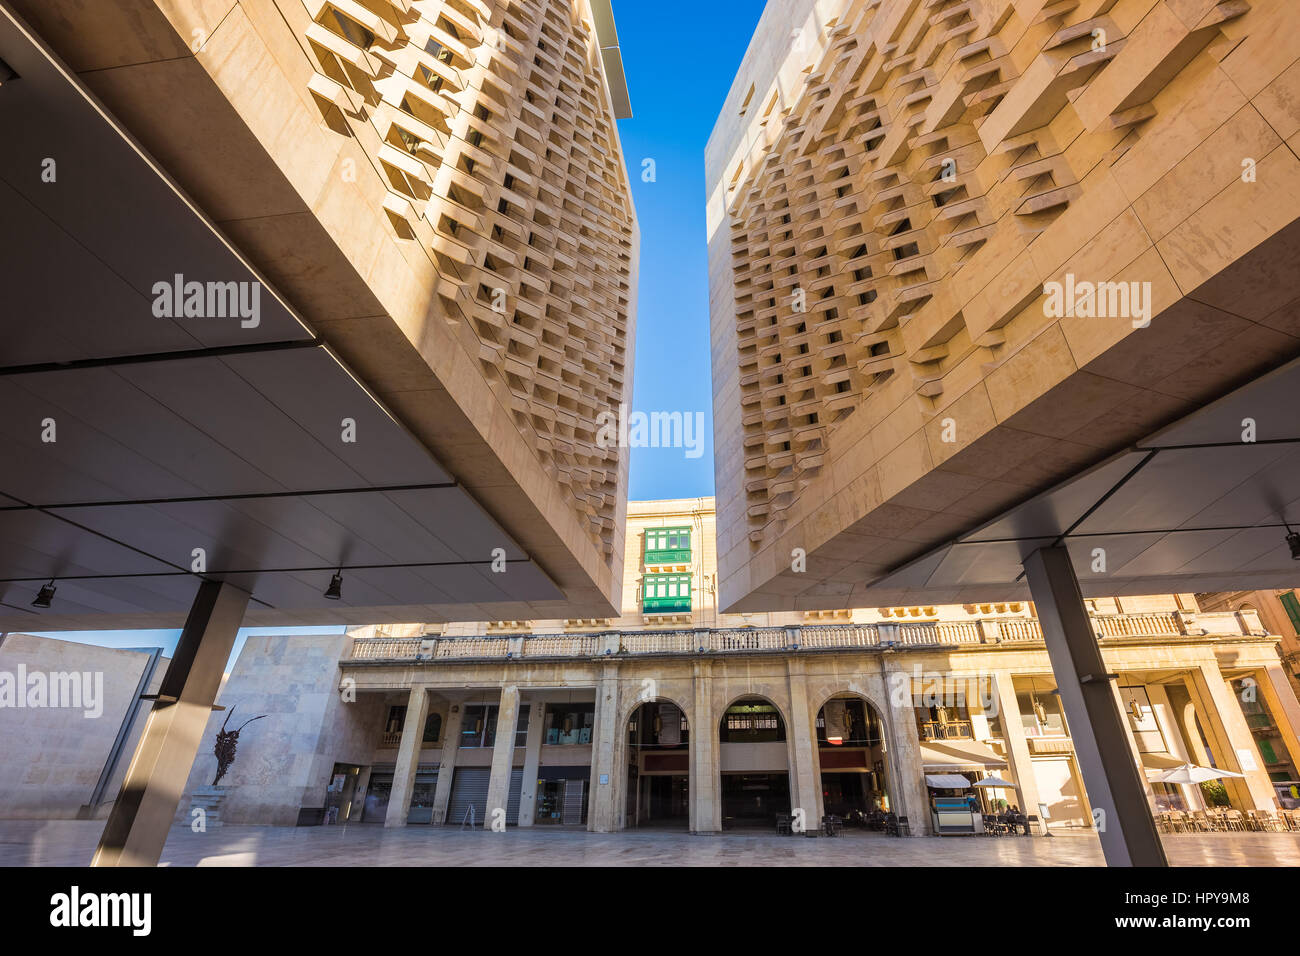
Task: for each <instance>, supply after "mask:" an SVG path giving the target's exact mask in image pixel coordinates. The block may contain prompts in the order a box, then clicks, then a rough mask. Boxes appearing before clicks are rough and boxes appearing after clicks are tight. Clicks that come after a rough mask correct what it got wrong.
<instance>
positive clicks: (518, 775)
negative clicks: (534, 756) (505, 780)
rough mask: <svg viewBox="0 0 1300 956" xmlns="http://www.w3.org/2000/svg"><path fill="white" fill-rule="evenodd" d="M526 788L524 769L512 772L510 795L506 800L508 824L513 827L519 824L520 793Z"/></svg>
mask: <svg viewBox="0 0 1300 956" xmlns="http://www.w3.org/2000/svg"><path fill="white" fill-rule="evenodd" d="M523 787H524V771H523V769H522V768H520V769H517V770H511V771H510V794H509V796H508V797H507V798H506V823H508V824H510V825H511V826H518V824H519V792H520V791H521V790H522V789H523Z"/></svg>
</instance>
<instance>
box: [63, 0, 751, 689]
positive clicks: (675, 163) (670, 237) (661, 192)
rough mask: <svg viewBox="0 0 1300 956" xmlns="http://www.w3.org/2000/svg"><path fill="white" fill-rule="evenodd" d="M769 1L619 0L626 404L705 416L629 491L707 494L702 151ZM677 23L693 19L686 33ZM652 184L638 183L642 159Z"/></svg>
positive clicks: (170, 645)
mask: <svg viewBox="0 0 1300 956" xmlns="http://www.w3.org/2000/svg"><path fill="white" fill-rule="evenodd" d="M763 6H764V0H714V2H708V3H685V2H682V0H666V2H660V3H649V2H646V0H615V2H614V20H615V23H616V24H617V26H618V38H619V44H620V46H621V48H622V52H623V68H624V71H625V72H626V73H627V81H628V91H629V93H630V95H631V97H632V113H633V117H632V119H628V120H621V121H620V122H619V137H620V138H621V139H622V141H623V151H624V154H625V157H626V160H627V168H628V173H629V175H630V176H631V179H632V193H633V198H634V200H635V201H636V211H637V218H638V220H639V221H640V225H641V277H640V284H639V304H638V309H637V337H636V368H635V372H634V383H633V391H634V394H633V400H632V410H633V411H642V412H646V413H649V412H655V411H660V412H675V411H676V412H682V413H684V414H691V415H694V414H695V413H696V412H699V413H702V414H703V416H704V424H705V431H704V435H703V454H702V455H701V456H700V457H698V458H687V457H686V455H685V449H682V448H635V449H633V450H632V464H631V490H630V494H629V497H631V498H633V499H636V500H645V499H649V498H692V497H696V496H701V495H711V494H713V426H712V423H713V391H712V387H711V383H710V375H709V289H708V276H709V269H708V248H707V245H706V237H705V233H704V200H705V187H704V146H705V144H706V143H707V142H708V139H709V133H711V132H712V131H713V123H714V120H716V119H717V117H718V112H719V110H721V108H722V101H723V100H724V99H725V98H726V96H727V91H728V90H729V89H730V88H731V80H732V78H733V77H734V76H735V74H736V68H737V67H738V66H739V65H740V60H741V58H742V57H743V56H744V54H745V48H746V47H747V46H748V45H749V38H750V37H751V36H752V35H753V33H754V27H755V26H756V25H757V24H758V18H759V16H760V15H761V14H762V12H763ZM682 24H689V29H683V28H682ZM646 159H653V160H654V162H655V181H654V182H644V181H642V170H643V165H642V164H643V161H644V160H646ZM338 631H342V628H333V627H311V628H244V629H242V630H241V631H240V632H239V638H238V640H237V641H236V642H235V648H234V653H233V654H232V655H231V658H230V659H231V662H232V663H233V662H234V660H235V658H237V657H238V656H239V651H240V649H241V648H242V647H243V646H244V639H245V637H247V636H248V635H249V634H256V633H275V634H294V633H308V634H320V633H328V632H338ZM48 636H49V637H55V638H58V639H59V640H64V641H78V642H81V643H87V644H98V645H101V646H104V647H162V648H163V649H164V650H165V652H166V653H168V654H170V653H171V652H172V651H173V650H174V648H175V647H176V641H177V639H178V638H179V637H180V631H179V630H175V631H77V632H59V633H53V632H51V633H50V634H49V635H48Z"/></svg>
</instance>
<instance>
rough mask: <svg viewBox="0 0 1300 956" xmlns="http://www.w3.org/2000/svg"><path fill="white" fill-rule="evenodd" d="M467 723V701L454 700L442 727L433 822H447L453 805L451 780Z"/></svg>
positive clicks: (454, 773)
mask: <svg viewBox="0 0 1300 956" xmlns="http://www.w3.org/2000/svg"><path fill="white" fill-rule="evenodd" d="M464 724H465V702H464V701H460V700H453V701H452V702H451V706H450V707H448V708H447V720H446V722H445V723H444V724H443V729H442V757H441V758H440V759H439V760H438V785H437V786H436V787H435V788H434V790H433V824H434V826H441V825H442V824H444V823H446V822H447V807H448V806H450V805H451V781H452V778H453V777H454V776H455V775H456V755H457V754H459V753H460V730H461V727H463V726H464Z"/></svg>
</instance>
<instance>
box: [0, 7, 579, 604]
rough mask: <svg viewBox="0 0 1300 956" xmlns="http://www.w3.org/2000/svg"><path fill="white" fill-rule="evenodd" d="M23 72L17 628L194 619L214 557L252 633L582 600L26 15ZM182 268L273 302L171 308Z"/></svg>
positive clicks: (1, 368) (16, 275)
mask: <svg viewBox="0 0 1300 956" xmlns="http://www.w3.org/2000/svg"><path fill="white" fill-rule="evenodd" d="M0 13H3V11H0ZM0 59H3V61H4V62H5V63H7V64H8V67H9V70H8V71H7V73H8V74H16V77H11V78H9V79H4V80H0V129H3V130H4V138H5V143H4V148H3V149H0V222H3V223H4V228H3V230H2V231H0V263H2V265H0V276H2V277H3V293H2V295H3V299H0V302H2V303H3V304H2V306H0V336H2V337H0V630H17V629H23V630H32V629H38V628H39V629H56V628H64V627H101V626H111V627H141V626H174V625H177V624H179V623H181V622H182V621H183V619H184V615H185V612H186V611H187V609H188V608H189V606H190V604H191V602H192V600H193V597H194V593H195V587H196V583H197V578H196V575H195V573H194V571H195V567H196V564H195V562H196V560H201V562H202V565H201V567H202V569H203V573H204V574H205V575H206V576H207V577H210V578H216V579H222V580H228V581H231V582H233V583H235V584H237V585H238V586H239V587H241V588H244V589H246V590H248V591H250V592H251V594H252V602H251V603H250V605H249V612H248V616H247V620H248V621H249V623H252V624H257V623H263V624H281V623H317V622H327V621H335V622H355V623H362V622H368V621H369V622H373V621H377V620H440V619H447V617H448V616H458V617H463V615H464V614H465V612H466V610H467V609H468V608H469V607H470V606H475V605H477V606H478V607H479V608H480V609H482V608H490V607H492V606H497V607H516V608H519V609H521V610H522V609H526V607H527V603H528V602H533V601H546V600H557V599H561V598H563V596H564V595H563V594H562V592H561V591H560V589H559V588H558V587H557V586H556V585H555V583H554V582H553V581H552V580H551V579H550V578H549V577H548V575H547V574H546V572H544V571H543V570H542V569H541V568H540V567H539V566H538V565H537V564H536V563H535V562H534V561H533V560H532V558H531V557H530V555H529V554H528V553H526V552H525V550H524V549H523V548H522V547H520V545H519V544H518V543H517V542H516V541H515V540H514V539H513V538H512V537H511V535H510V534H508V533H507V532H506V531H505V530H504V529H503V528H502V527H501V526H500V525H499V524H498V523H497V522H496V521H495V520H494V519H493V518H492V517H491V516H490V515H489V514H488V513H487V512H486V511H485V510H484V509H483V508H481V507H480V506H479V505H478V503H477V502H476V501H475V499H474V498H473V497H472V496H471V495H470V494H469V493H468V492H467V491H466V490H465V489H464V488H462V487H461V486H459V485H458V483H457V482H456V481H455V479H453V478H452V476H451V475H450V474H449V473H448V471H447V470H446V469H445V468H444V467H443V466H442V465H441V464H440V463H439V461H437V460H436V459H435V458H434V456H433V455H432V454H431V453H430V452H429V450H428V449H427V448H426V447H425V446H424V445H423V444H421V442H419V441H418V440H417V439H416V438H415V437H414V436H413V435H412V434H411V433H410V432H409V431H408V430H407V429H406V428H405V427H404V426H403V425H402V424H401V423H400V422H399V421H397V420H396V418H395V417H394V416H393V415H392V414H390V413H389V411H388V410H387V409H386V408H385V407H384V406H383V404H381V403H380V402H379V401H378V400H377V399H376V397H375V396H374V395H373V394H372V393H371V392H370V391H369V390H368V388H367V387H366V384H365V383H364V382H363V381H362V380H361V379H360V378H359V377H358V376H356V375H354V374H353V373H352V372H351V371H350V370H349V369H348V368H347V367H346V365H345V364H344V363H343V362H342V361H341V360H340V359H339V357H338V356H337V355H336V354H335V353H334V352H333V351H331V349H330V348H328V347H327V346H326V345H325V344H324V343H323V342H322V341H321V340H320V339H318V338H317V337H316V336H315V335H314V334H313V331H312V329H311V328H310V327H309V326H308V324H307V323H306V322H304V321H303V320H302V319H301V318H300V317H299V316H297V315H296V314H295V313H294V311H293V310H292V309H291V308H290V306H289V305H288V304H286V303H285V302H284V301H282V300H281V299H280V297H278V296H277V295H276V294H275V291H274V289H273V288H272V287H271V286H270V285H269V284H268V283H267V282H266V281H265V280H264V279H263V278H262V277H261V276H260V275H258V273H257V272H256V270H255V269H254V268H253V267H252V266H251V265H250V264H249V263H248V262H247V261H246V260H245V259H244V258H243V257H241V255H240V254H239V252H238V251H237V250H236V249H235V248H234V247H233V246H232V245H231V244H230V243H228V242H227V241H226V240H225V239H224V238H223V236H222V235H221V234H220V233H219V232H218V231H217V230H216V229H215V228H214V227H213V226H212V225H211V224H210V222H209V221H208V220H207V219H206V218H205V216H204V215H203V214H202V212H201V211H200V210H199V209H198V208H197V207H196V206H195V205H194V204H193V203H191V202H190V201H189V200H188V199H187V198H186V197H185V196H184V195H183V194H182V193H181V191H180V190H179V189H177V188H176V187H175V186H174V185H173V184H172V183H171V182H170V181H169V179H168V178H167V176H166V175H165V174H164V173H163V172H162V171H161V170H160V169H159V168H158V167H157V166H156V164H154V163H153V162H152V161H151V160H150V158H149V157H148V156H147V155H146V154H145V153H144V151H143V150H141V149H140V148H138V147H137V146H136V145H135V144H134V143H133V141H132V140H131V138H130V137H129V136H128V135H127V134H126V133H125V132H124V131H123V130H122V129H121V128H120V127H119V126H118V125H117V124H116V122H115V121H114V119H113V118H112V117H111V116H109V115H108V114H107V112H106V111H105V110H103V109H102V108H101V107H100V106H99V105H98V104H97V103H96V102H95V101H94V100H93V99H92V98H91V97H90V96H89V95H88V94H87V93H85V92H84V90H83V88H82V87H81V85H80V84H79V83H78V82H76V80H75V78H74V77H72V76H71V75H69V74H68V73H67V72H66V71H65V69H64V68H63V67H62V66H61V65H60V64H59V63H58V62H57V61H56V60H55V59H54V58H53V57H52V56H51V55H49V54H48V53H47V52H46V51H45V50H44V49H43V48H42V47H41V46H40V45H39V44H38V43H37V42H35V40H34V38H32V37H31V36H29V35H27V34H26V33H25V32H24V31H23V29H22V27H21V25H19V24H18V23H17V22H16V21H14V20H12V19H10V18H8V17H7V16H0ZM5 75H6V73H4V72H0V77H3V76H5ZM177 276H180V277H183V282H188V281H197V282H201V283H207V282H222V283H227V282H229V283H237V284H242V286H236V288H243V289H244V290H245V291H246V295H247V296H249V297H250V298H249V299H248V301H249V302H250V303H251V295H252V291H251V290H253V289H254V288H256V289H257V290H258V292H257V294H258V303H259V309H258V313H257V316H256V323H255V324H254V323H253V321H252V319H251V318H250V319H241V316H240V315H234V316H230V317H227V318H212V317H209V318H184V317H180V318H177V317H168V316H166V315H159V314H158V313H159V312H160V311H164V310H161V309H159V308H156V302H157V300H158V298H159V295H158V292H157V290H156V289H155V286H156V285H157V284H158V283H162V284H164V285H166V284H169V283H175V282H176V277H177ZM345 432H347V433H350V434H354V435H355V441H347V440H345ZM494 560H495V561H496V566H497V568H498V570H494V569H493V562H494ZM503 563H504V564H503ZM503 566H504V568H505V570H504V572H503V571H501V570H499V569H500V568H501V567H503ZM337 568H342V569H343V570H344V585H343V591H342V594H343V597H342V600H341V601H330V600H327V599H326V598H325V597H324V596H323V592H324V590H325V588H326V586H327V585H328V583H329V580H330V577H331V575H332V574H333V572H334V571H335V569H337ZM51 578H54V579H56V585H57V589H58V590H57V596H56V599H55V601H54V604H53V606H52V607H51V608H50V609H49V610H37V609H35V608H33V607H31V602H32V599H33V597H34V595H35V594H36V591H37V589H38V588H39V586H40V585H41V584H43V583H44V582H45V581H46V580H48V579H51Z"/></svg>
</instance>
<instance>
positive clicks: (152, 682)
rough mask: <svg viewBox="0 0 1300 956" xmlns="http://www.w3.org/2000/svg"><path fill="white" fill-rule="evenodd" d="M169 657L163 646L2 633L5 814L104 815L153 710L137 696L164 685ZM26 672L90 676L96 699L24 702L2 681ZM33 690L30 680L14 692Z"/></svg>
mask: <svg viewBox="0 0 1300 956" xmlns="http://www.w3.org/2000/svg"><path fill="white" fill-rule="evenodd" d="M167 663H168V659H167V658H165V657H163V656H162V655H161V652H160V651H159V652H153V651H146V650H125V649H118V648H110V647H96V646H93V645H88V644H76V643H72V642H70V641H60V640H54V639H52V638H48V637H34V636H32V635H30V634H6V635H3V636H2V637H0V767H3V768H4V773H3V774H0V817H11V818H32V819H72V818H75V817H86V816H93V817H102V816H105V815H106V814H107V813H108V810H109V808H110V807H111V805H112V803H113V801H114V800H115V799H116V798H117V795H118V791H119V790H120V789H121V785H122V778H123V776H124V775H125V773H126V768H127V765H128V764H129V763H130V761H131V755H132V754H133V753H135V747H136V744H137V743H138V742H139V740H140V735H141V733H142V732H143V731H144V724H145V719H146V718H147V716H148V707H147V705H142V704H141V703H140V702H139V701H138V699H137V695H138V694H140V693H155V692H156V691H157V690H158V685H159V684H160V683H161V681H162V675H163V673H164V672H165V670H166V667H167ZM20 673H25V674H26V675H28V677H29V678H30V677H31V676H32V675H36V674H41V675H45V677H46V678H47V679H49V676H50V675H90V681H89V682H87V684H86V686H87V687H88V688H89V689H90V690H91V693H92V694H93V695H97V696H98V699H97V700H96V701H95V702H94V706H93V708H90V709H88V708H87V706H86V703H87V701H86V699H83V700H82V701H81V702H80V703H79V704H77V705H76V706H57V707H56V706H41V707H31V706H22V707H20V706H17V701H16V699H13V698H11V697H9V696H8V694H7V693H6V690H5V689H4V687H3V686H2V685H3V684H4V683H5V682H6V680H8V679H12V680H15V681H16V679H17V677H18V675H19V674H20ZM50 682H51V683H53V681H50ZM30 689H31V685H30V683H29V685H28V687H27V688H23V687H21V686H18V687H16V688H15V691H16V692H17V693H22V694H26V693H28V692H29V691H30ZM46 700H47V703H53V700H51V699H49V698H46ZM119 735H120V736H121V744H120V747H119V748H118V751H117V758H116V760H114V759H113V754H114V745H115V744H116V743H117V741H118V738H119ZM97 791H98V799H96V796H97Z"/></svg>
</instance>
